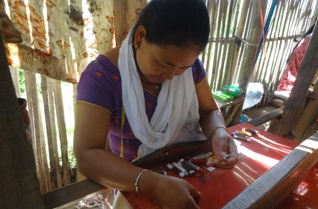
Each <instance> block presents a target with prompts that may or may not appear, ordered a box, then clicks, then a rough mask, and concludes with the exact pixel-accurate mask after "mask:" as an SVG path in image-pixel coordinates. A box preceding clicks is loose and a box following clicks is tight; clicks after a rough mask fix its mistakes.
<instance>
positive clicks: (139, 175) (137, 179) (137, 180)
mask: <svg viewBox="0 0 318 209" xmlns="http://www.w3.org/2000/svg"><path fill="white" fill-rule="evenodd" d="M145 171H148V170H147V169H144V170H142V171H141V172H140V173H139V174H138V176H137V178H136V181H135V188H136V192H138V193H140V191H139V187H138V183H139V180H140V177H141V176H142V174H143V173H144V172H145Z"/></svg>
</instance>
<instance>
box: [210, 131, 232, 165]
mask: <svg viewBox="0 0 318 209" xmlns="http://www.w3.org/2000/svg"><path fill="white" fill-rule="evenodd" d="M208 140H210V141H211V145H212V151H213V154H214V155H215V156H216V159H214V160H211V161H208V163H207V166H218V167H220V168H224V169H231V168H233V167H234V166H235V164H236V163H237V162H238V152H237V147H236V144H235V142H234V140H233V138H232V137H231V135H230V134H229V133H228V132H227V130H226V129H225V128H218V129H217V130H215V133H214V134H213V135H212V136H211V138H210V139H208Z"/></svg>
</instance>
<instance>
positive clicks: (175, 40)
mask: <svg viewBox="0 0 318 209" xmlns="http://www.w3.org/2000/svg"><path fill="white" fill-rule="evenodd" d="M140 25H142V26H144V27H145V29H146V40H147V41H148V42H150V43H152V44H156V45H174V46H178V47H188V46H192V45H197V46H199V47H200V49H201V50H203V49H204V48H205V46H206V44H207V42H208V39H209V33H210V22H209V13H208V10H207V8H206V5H205V3H204V1H203V0H152V1H151V2H150V3H149V4H148V5H147V6H146V7H145V8H144V9H143V11H142V13H141V14H140V17H139V19H138V21H137V23H136V25H135V26H134V29H133V30H134V31H133V34H134V32H135V31H136V29H137V28H138V27H139V26H140Z"/></svg>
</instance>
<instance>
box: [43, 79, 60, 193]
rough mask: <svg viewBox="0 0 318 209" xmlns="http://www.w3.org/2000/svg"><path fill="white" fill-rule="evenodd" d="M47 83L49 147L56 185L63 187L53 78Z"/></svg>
mask: <svg viewBox="0 0 318 209" xmlns="http://www.w3.org/2000/svg"><path fill="white" fill-rule="evenodd" d="M47 85H48V89H49V91H48V93H49V94H48V99H49V104H50V106H49V112H50V114H49V118H50V121H51V130H52V141H51V142H50V144H51V146H52V147H51V149H52V152H53V156H52V157H53V160H54V162H55V163H54V164H55V168H56V178H57V179H56V180H57V187H58V188H61V187H63V180H62V175H63V174H62V169H61V166H60V159H59V151H58V127H56V125H55V124H56V123H57V122H56V117H55V113H56V112H57V109H56V106H55V99H54V88H53V80H52V79H47Z"/></svg>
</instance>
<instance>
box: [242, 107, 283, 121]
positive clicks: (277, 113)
mask: <svg viewBox="0 0 318 209" xmlns="http://www.w3.org/2000/svg"><path fill="white" fill-rule="evenodd" d="M284 108H285V107H280V108H278V109H276V110H273V111H271V112H269V113H267V114H264V115H261V116H259V117H256V118H253V119H252V120H250V121H248V122H247V123H249V124H251V125H253V126H259V125H262V124H263V123H266V122H268V121H270V120H272V119H274V118H278V117H279V116H281V115H282V114H283V112H284Z"/></svg>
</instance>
